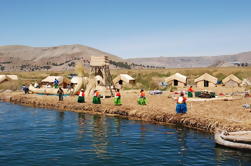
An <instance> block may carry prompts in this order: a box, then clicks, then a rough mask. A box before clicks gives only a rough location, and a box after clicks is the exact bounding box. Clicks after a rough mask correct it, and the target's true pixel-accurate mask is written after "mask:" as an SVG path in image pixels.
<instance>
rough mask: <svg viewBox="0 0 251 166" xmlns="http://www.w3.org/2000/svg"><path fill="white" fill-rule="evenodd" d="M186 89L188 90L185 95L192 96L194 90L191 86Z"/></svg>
mask: <svg viewBox="0 0 251 166" xmlns="http://www.w3.org/2000/svg"><path fill="white" fill-rule="evenodd" d="M187 91H188V93H187V96H188V97H193V92H194V90H193V86H190V88H189V89H188V90H187Z"/></svg>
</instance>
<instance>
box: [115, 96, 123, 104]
mask: <svg viewBox="0 0 251 166" xmlns="http://www.w3.org/2000/svg"><path fill="white" fill-rule="evenodd" d="M114 104H115V105H122V103H121V98H120V97H115V98H114Z"/></svg>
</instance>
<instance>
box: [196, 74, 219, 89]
mask: <svg viewBox="0 0 251 166" xmlns="http://www.w3.org/2000/svg"><path fill="white" fill-rule="evenodd" d="M217 80H218V79H217V78H216V77H214V76H211V75H210V74H208V73H205V74H203V75H202V76H200V77H198V78H196V79H195V80H194V82H195V83H196V86H197V87H199V88H203V87H216V84H217Z"/></svg>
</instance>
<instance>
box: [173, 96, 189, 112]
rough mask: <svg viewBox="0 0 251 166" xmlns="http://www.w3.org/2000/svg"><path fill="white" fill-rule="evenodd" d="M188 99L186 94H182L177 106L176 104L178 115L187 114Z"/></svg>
mask: <svg viewBox="0 0 251 166" xmlns="http://www.w3.org/2000/svg"><path fill="white" fill-rule="evenodd" d="M186 100H187V98H186V97H184V93H183V92H181V93H180V96H179V97H178V98H177V100H176V101H177V104H176V113H177V114H185V113H186V112H187V104H186Z"/></svg>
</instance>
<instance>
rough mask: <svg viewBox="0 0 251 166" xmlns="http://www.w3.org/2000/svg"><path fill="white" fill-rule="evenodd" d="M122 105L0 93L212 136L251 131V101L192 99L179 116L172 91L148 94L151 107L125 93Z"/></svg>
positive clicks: (32, 102)
mask: <svg viewBox="0 0 251 166" xmlns="http://www.w3.org/2000/svg"><path fill="white" fill-rule="evenodd" d="M121 94H122V106H114V103H113V98H106V99H102V104H100V105H94V104H92V102H91V97H87V98H86V103H77V96H67V97H64V101H58V97H57V96H52V95H48V96H46V95H37V94H26V95H25V94H23V93H21V92H9V93H0V99H1V100H3V101H7V102H11V103H15V104H20V105H25V106H32V107H39V108H48V109H57V110H63V111H73V112H83V113H90V114H104V115H108V116H118V117H122V118H127V119H133V120H143V121H147V122H151V123H158V124H163V125H165V124H175V125H181V126H185V127H189V128H194V129H199V130H203V131H206V132H211V133H213V132H214V131H215V129H222V130H226V131H240V130H251V121H250V119H251V112H250V109H244V108H243V107H242V105H244V104H247V103H251V98H244V97H231V98H222V99H219V100H210V99H208V100H191V101H189V100H188V102H187V106H188V112H187V113H186V114H183V115H179V114H176V112H175V106H176V102H175V101H174V99H173V98H170V92H165V93H164V94H162V95H149V94H147V99H148V104H147V105H145V106H141V105H138V104H137V98H138V91H133V90H130V91H129V90H128V91H122V92H121Z"/></svg>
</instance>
